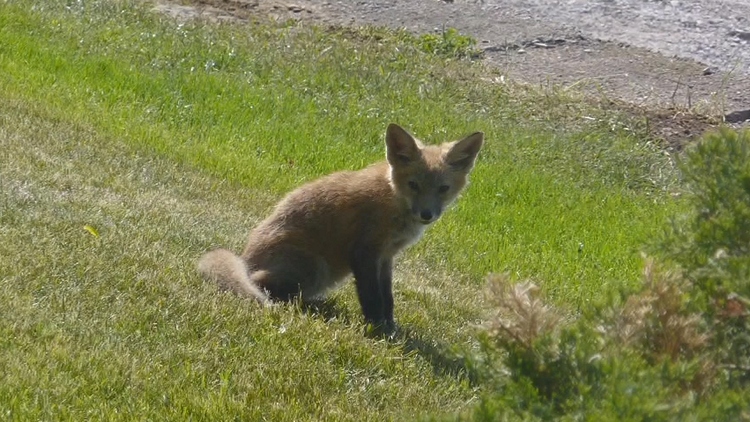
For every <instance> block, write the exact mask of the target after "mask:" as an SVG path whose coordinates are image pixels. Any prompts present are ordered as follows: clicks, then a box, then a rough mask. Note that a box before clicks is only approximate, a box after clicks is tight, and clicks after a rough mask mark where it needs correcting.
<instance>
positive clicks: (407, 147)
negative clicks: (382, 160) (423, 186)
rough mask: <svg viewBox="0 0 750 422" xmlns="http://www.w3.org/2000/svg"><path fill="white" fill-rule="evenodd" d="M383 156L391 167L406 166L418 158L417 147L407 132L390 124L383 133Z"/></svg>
mask: <svg viewBox="0 0 750 422" xmlns="http://www.w3.org/2000/svg"><path fill="white" fill-rule="evenodd" d="M385 146H386V148H385V149H386V153H385V156H386V158H387V159H388V163H390V164H391V165H392V166H395V165H403V164H408V163H410V162H412V161H415V160H417V159H418V158H419V155H420V151H419V145H417V141H416V140H415V139H414V137H413V136H411V135H410V134H409V132H407V131H405V130H404V129H403V128H402V127H401V126H399V125H397V124H395V123H391V124H389V125H388V129H386V131H385Z"/></svg>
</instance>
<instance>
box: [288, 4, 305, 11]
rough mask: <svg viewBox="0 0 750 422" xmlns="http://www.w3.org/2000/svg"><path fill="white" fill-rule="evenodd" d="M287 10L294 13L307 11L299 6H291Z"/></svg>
mask: <svg viewBox="0 0 750 422" xmlns="http://www.w3.org/2000/svg"><path fill="white" fill-rule="evenodd" d="M286 8H287V10H289V11H290V12H293V13H299V12H301V11H303V10H305V9H304V8H302V7H300V6H297V5H289V6H287V7H286Z"/></svg>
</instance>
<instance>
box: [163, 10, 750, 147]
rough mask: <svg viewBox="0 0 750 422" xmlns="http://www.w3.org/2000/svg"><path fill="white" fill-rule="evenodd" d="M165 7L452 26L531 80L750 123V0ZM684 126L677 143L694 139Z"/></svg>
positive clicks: (225, 15)
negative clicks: (679, 140) (685, 138)
mask: <svg viewBox="0 0 750 422" xmlns="http://www.w3.org/2000/svg"><path fill="white" fill-rule="evenodd" d="M162 1H165V2H166V3H162V4H160V5H159V6H157V8H160V9H161V10H163V11H166V12H169V13H171V14H173V15H181V14H189V15H195V14H199V15H204V16H208V17H211V18H218V19H235V20H236V19H239V20H243V19H247V18H249V17H251V16H254V15H258V14H263V15H271V16H274V17H277V18H280V19H288V18H293V19H300V20H310V21H314V22H317V23H323V24H333V25H370V24H375V25H385V26H390V27H401V28H407V29H408V30H411V31H413V32H416V33H425V32H433V31H442V30H443V29H444V28H448V27H454V28H456V29H458V30H459V31H460V32H462V33H465V34H469V35H471V36H473V37H475V38H476V39H477V40H478V41H479V43H480V44H479V47H481V48H483V49H484V50H485V60H486V61H487V62H489V63H491V64H493V65H496V66H498V67H500V68H501V69H502V70H503V71H504V72H506V73H507V74H508V75H509V76H511V77H513V78H516V79H519V80H523V81H525V82H529V83H534V84H542V85H547V84H550V83H553V84H558V85H561V86H564V87H568V86H575V87H576V88H579V89H583V90H584V91H588V92H590V93H593V94H594V95H600V96H601V95H603V96H604V97H605V98H608V99H614V100H619V101H624V102H626V103H629V104H634V105H636V106H646V107H647V108H652V109H659V110H662V111H664V110H672V111H674V115H675V116H677V115H678V114H680V115H692V114H693V112H697V113H699V114H704V115H709V116H722V115H727V117H728V119H727V120H728V121H736V122H742V121H745V120H748V121H747V122H745V124H750V0H724V1H722V0H589V1H586V0H483V1H482V0H452V1H451V0H408V1H406V0H189V2H190V3H192V4H193V5H194V6H180V5H177V4H175V2H174V1H173V0H162ZM685 110H690V111H691V113H685V112H684V111H685ZM678 117H679V116H678ZM688 118H689V116H688ZM680 119H682V118H680ZM683 120H684V119H683ZM687 126H688V127H687V128H685V127H682V124H681V123H680V124H678V125H677V126H676V127H675V128H673V130H674V131H675V133H674V134H673V135H677V136H685V137H690V136H692V135H694V133H691V132H692V131H693V128H692V127H691V126H692V125H691V124H688V125H687ZM701 127H705V124H704V125H697V126H696V127H695V128H694V129H695V130H696V131H698V130H700V128H701ZM670 130H672V129H670Z"/></svg>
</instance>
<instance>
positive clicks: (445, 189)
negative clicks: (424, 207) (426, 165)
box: [438, 185, 451, 193]
mask: <svg viewBox="0 0 750 422" xmlns="http://www.w3.org/2000/svg"><path fill="white" fill-rule="evenodd" d="M450 188H451V187H450V186H448V185H441V186H440V187H439V188H438V192H440V193H445V192H448V189H450Z"/></svg>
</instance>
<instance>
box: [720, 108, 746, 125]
mask: <svg viewBox="0 0 750 422" xmlns="http://www.w3.org/2000/svg"><path fill="white" fill-rule="evenodd" d="M745 120H750V109H747V110H740V111H734V112H731V113H729V114H727V115H726V116H724V121H725V122H727V123H740V122H744V121H745Z"/></svg>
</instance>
